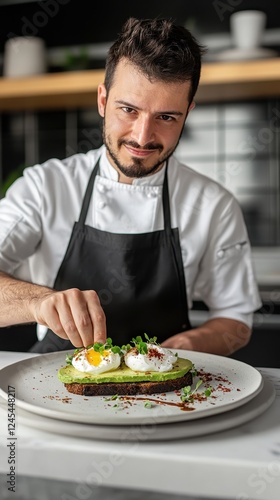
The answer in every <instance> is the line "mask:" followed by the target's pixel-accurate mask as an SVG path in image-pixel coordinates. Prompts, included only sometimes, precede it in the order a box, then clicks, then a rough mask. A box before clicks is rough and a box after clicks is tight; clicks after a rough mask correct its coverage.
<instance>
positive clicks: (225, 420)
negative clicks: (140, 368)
mask: <svg viewBox="0 0 280 500" xmlns="http://www.w3.org/2000/svg"><path fill="white" fill-rule="evenodd" d="M275 396H276V391H275V389H274V385H273V383H272V382H271V381H270V380H269V379H268V378H266V377H264V384H263V388H262V390H261V391H260V392H259V393H258V394H257V396H256V397H254V398H253V399H251V400H250V401H249V402H248V403H246V404H244V405H242V406H240V407H238V408H235V409H233V410H232V411H227V412H226V413H221V414H219V415H214V416H212V417H207V418H202V419H200V418H199V419H197V420H191V421H187V422H171V423H164V424H155V425H125V426H119V425H98V424H97V425H95V424H79V423H76V422H66V421H62V420H57V419H53V418H48V417H43V416H41V415H36V414H35V413H34V414H32V413H30V412H29V411H25V410H22V409H21V408H17V410H16V412H17V422H18V425H21V424H22V425H24V426H26V427H30V428H31V429H32V430H34V429H36V430H39V431H44V432H50V433H55V434H59V435H60V436H71V437H79V438H85V439H98V440H103V441H108V440H109V441H121V442H127V441H139V442H141V443H144V442H146V441H148V442H151V441H169V440H171V439H182V438H194V437H198V436H205V435H210V434H213V433H217V432H222V431H225V430H229V429H233V428H235V427H240V425H242V424H245V423H247V422H251V421H252V420H253V419H255V418H256V417H258V416H260V415H262V414H263V413H264V412H265V411H266V410H267V409H268V408H269V407H270V406H271V404H272V403H273V401H274V400H275ZM1 412H5V413H7V410H6V408H5V409H3V408H0V415H1ZM19 432H20V431H19Z"/></svg>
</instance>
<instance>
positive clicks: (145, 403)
mask: <svg viewBox="0 0 280 500" xmlns="http://www.w3.org/2000/svg"><path fill="white" fill-rule="evenodd" d="M152 406H153V405H152V403H151V401H145V402H144V407H145V408H152Z"/></svg>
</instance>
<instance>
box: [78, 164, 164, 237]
mask: <svg viewBox="0 0 280 500" xmlns="http://www.w3.org/2000/svg"><path fill="white" fill-rule="evenodd" d="M99 161H100V157H99V158H98V160H97V162H96V165H95V166H94V168H93V170H92V173H91V175H90V178H89V181H88V185H87V189H86V192H85V196H84V199H83V203H82V208H81V212H80V216H79V220H78V225H79V226H83V225H84V224H85V220H86V216H87V212H88V207H89V204H90V200H91V197H92V190H93V186H94V181H95V178H96V176H97V174H98V172H99ZM167 170H168V160H167V163H166V168H165V174H164V181H163V188H162V204H163V219H164V229H165V230H166V231H167V232H168V234H170V233H171V216H170V202H169V191H168V176H167Z"/></svg>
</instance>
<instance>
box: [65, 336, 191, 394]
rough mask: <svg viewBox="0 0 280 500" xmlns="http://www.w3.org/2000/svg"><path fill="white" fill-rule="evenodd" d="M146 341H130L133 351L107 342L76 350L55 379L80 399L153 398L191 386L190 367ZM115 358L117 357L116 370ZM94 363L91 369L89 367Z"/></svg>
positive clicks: (139, 339)
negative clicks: (101, 367)
mask: <svg viewBox="0 0 280 500" xmlns="http://www.w3.org/2000/svg"><path fill="white" fill-rule="evenodd" d="M147 340H148V342H143V341H142V338H141V337H140V336H138V337H136V339H133V340H132V343H134V347H132V346H131V345H130V344H128V345H127V346H122V348H119V347H117V346H112V341H111V339H107V342H106V344H97V343H96V344H94V345H93V346H89V347H87V348H83V349H77V350H76V351H75V352H74V354H73V355H72V356H70V357H68V358H67V362H68V364H67V366H64V367H63V368H61V369H60V370H59V371H58V378H59V380H60V381H61V382H63V383H64V385H65V387H66V389H67V390H68V391H69V392H71V393H74V394H79V395H83V396H108V395H114V394H118V395H136V394H155V393H163V392H170V391H174V390H179V389H181V388H182V387H185V386H188V385H191V384H192V367H193V363H192V362H191V361H190V360H188V359H184V358H179V357H178V356H176V355H174V354H173V353H172V352H171V351H169V350H167V349H164V348H161V347H160V346H159V344H156V339H155V338H153V339H148V337H147ZM111 351H112V352H111ZM111 354H112V356H111ZM114 356H115V358H116V356H119V358H118V360H119V364H118V366H116V363H115V358H114ZM168 356H169V358H170V356H171V359H172V364H171V363H169V360H168V359H167V357H168ZM88 361H89V362H90V363H89V362H88ZM73 363H74V365H76V367H75V366H73ZM93 363H94V367H93V368H91V367H89V364H93ZM102 363H103V364H107V366H106V370H105V369H104V371H102V372H99V373H98V371H99V370H100V368H99V367H100V366H101V365H102ZM139 363H140V365H139ZM128 364H130V365H131V366H133V369H131V367H129V366H128ZM134 365H135V366H136V367H138V368H139V366H140V369H135V368H134ZM163 365H164V366H163ZM77 366H78V367H79V369H77ZM166 367H167V368H168V369H166ZM163 369H164V370H165V371H161V370H163ZM81 370H83V371H81ZM86 370H92V371H91V372H88V371H86ZM96 371H97V373H96Z"/></svg>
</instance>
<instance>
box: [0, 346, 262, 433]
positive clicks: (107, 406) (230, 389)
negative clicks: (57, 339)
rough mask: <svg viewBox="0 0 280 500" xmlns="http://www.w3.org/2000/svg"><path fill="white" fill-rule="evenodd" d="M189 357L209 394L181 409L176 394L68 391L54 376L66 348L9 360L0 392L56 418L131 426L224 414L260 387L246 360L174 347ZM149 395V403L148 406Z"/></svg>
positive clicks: (25, 407) (258, 377) (19, 404)
mask: <svg viewBox="0 0 280 500" xmlns="http://www.w3.org/2000/svg"><path fill="white" fill-rule="evenodd" d="M174 352H177V353H178V356H179V357H182V358H187V359H190V360H191V361H192V362H193V364H194V366H195V369H196V370H197V371H198V377H194V384H193V387H194V386H195V384H196V381H197V380H198V379H199V378H201V379H202V380H204V382H205V381H206V380H208V382H205V383H204V384H203V385H202V386H201V387H200V388H199V389H198V392H199V393H202V392H204V390H205V388H206V387H207V384H208V385H210V386H211V387H212V393H211V396H210V397H208V398H206V399H205V400H203V401H199V400H195V401H194V402H193V403H190V404H188V408H185V410H187V411H182V408H181V406H180V403H181V401H180V394H178V391H177V392H168V393H166V394H155V395H154V396H147V397H145V396H135V397H134V396H133V397H131V398H129V399H128V400H123V399H121V398H118V399H114V400H112V398H110V397H101V396H91V397H85V396H78V395H76V394H71V393H69V392H68V391H67V390H66V389H65V387H64V385H63V383H61V382H60V381H59V380H58V377H57V372H58V370H59V369H60V368H61V367H62V366H64V365H65V356H66V351H62V352H55V353H50V354H42V355H40V356H35V357H34V358H29V359H25V360H22V361H19V362H17V363H14V364H12V365H8V366H6V367H5V368H3V369H2V370H1V371H0V380H1V382H0V394H1V395H2V396H3V397H4V398H5V399H7V398H8V392H9V387H10V388H12V390H13V392H15V397H16V404H17V407H19V408H22V409H23V410H26V411H29V412H31V413H35V414H37V415H42V416H45V417H50V418H54V419H59V420H64V421H65V420H66V421H71V422H78V423H87V424H102V425H133V424H137V425H139V424H141V425H147V424H155V423H170V422H180V421H186V420H188V421H189V420H196V419H200V418H204V417H208V416H213V415H217V414H219V413H224V412H227V411H229V410H233V409H235V408H237V407H239V406H241V405H244V404H245V403H247V402H248V401H250V400H251V399H252V398H254V397H255V396H256V395H257V394H258V393H259V392H260V391H261V389H262V386H263V378H262V375H261V373H260V372H259V371H258V370H257V369H255V368H253V367H252V366H250V365H247V364H245V363H243V362H241V361H236V360H234V359H231V358H227V357H223V356H216V355H212V354H206V353H199V352H194V351H184V350H174ZM146 400H149V402H150V403H151V405H152V407H151V408H147V407H146V405H145V403H146Z"/></svg>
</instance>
